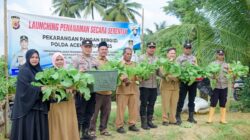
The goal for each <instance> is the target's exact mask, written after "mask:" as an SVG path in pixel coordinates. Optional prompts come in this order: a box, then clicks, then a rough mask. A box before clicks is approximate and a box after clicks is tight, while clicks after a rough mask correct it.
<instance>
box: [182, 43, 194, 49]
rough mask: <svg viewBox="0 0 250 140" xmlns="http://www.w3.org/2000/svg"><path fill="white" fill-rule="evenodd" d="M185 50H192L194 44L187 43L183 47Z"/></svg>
mask: <svg viewBox="0 0 250 140" xmlns="http://www.w3.org/2000/svg"><path fill="white" fill-rule="evenodd" d="M183 47H184V48H192V44H191V43H189V42H186V43H185V44H184V45H183Z"/></svg>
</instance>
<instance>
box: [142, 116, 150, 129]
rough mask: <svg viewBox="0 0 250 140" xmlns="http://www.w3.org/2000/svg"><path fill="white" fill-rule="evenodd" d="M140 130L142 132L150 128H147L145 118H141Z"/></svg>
mask: <svg viewBox="0 0 250 140" xmlns="http://www.w3.org/2000/svg"><path fill="white" fill-rule="evenodd" d="M141 128H142V129H144V130H149V129H150V127H149V126H148V122H147V116H141Z"/></svg>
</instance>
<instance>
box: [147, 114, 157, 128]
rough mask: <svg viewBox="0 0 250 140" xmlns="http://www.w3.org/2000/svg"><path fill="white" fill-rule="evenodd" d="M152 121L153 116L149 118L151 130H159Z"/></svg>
mask: <svg viewBox="0 0 250 140" xmlns="http://www.w3.org/2000/svg"><path fill="white" fill-rule="evenodd" d="M152 119H153V116H151V115H150V116H148V126H149V127H150V128H157V125H155V124H153V122H152Z"/></svg>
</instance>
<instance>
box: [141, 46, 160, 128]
mask: <svg viewBox="0 0 250 140" xmlns="http://www.w3.org/2000/svg"><path fill="white" fill-rule="evenodd" d="M155 50H156V44H155V43H154V42H149V43H147V50H146V54H143V55H141V56H140V57H139V62H142V61H147V62H148V63H149V64H153V63H155V62H156V61H157V60H158V58H157V57H156V56H155ZM156 74H157V71H156V72H155V73H153V74H152V75H151V76H150V77H149V79H142V81H141V83H140V100H141V105H140V116H141V127H142V128H143V129H145V130H148V129H150V128H157V125H155V124H154V123H153V122H152V119H153V114H154V105H155V101H156V98H157V81H156Z"/></svg>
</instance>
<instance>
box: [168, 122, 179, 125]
mask: <svg viewBox="0 0 250 140" xmlns="http://www.w3.org/2000/svg"><path fill="white" fill-rule="evenodd" d="M169 125H179V124H178V123H177V122H175V123H171V122H170V123H169Z"/></svg>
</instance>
